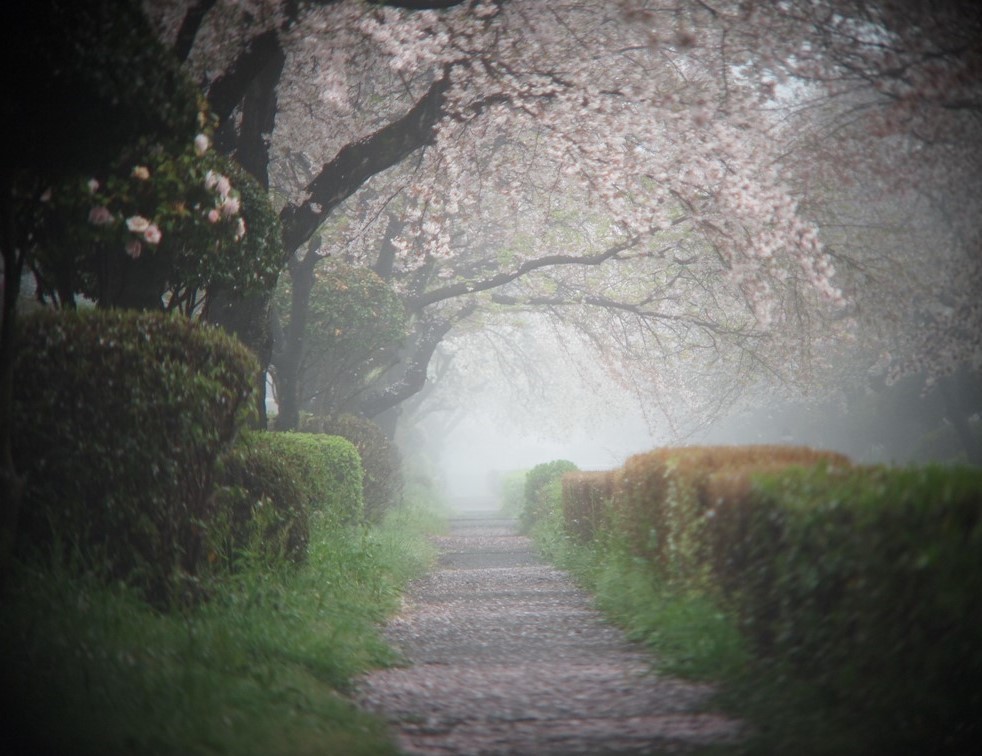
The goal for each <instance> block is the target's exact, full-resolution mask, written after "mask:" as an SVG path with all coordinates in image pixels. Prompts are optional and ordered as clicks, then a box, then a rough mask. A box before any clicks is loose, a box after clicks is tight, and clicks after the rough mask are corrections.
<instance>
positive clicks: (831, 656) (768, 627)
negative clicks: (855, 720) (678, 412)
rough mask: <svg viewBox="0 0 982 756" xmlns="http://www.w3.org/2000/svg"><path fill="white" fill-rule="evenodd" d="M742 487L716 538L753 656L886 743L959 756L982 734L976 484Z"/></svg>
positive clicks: (832, 476)
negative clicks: (845, 711)
mask: <svg viewBox="0 0 982 756" xmlns="http://www.w3.org/2000/svg"><path fill="white" fill-rule="evenodd" d="M718 485H719V483H717V486H718ZM726 485H727V486H730V487H731V488H732V487H733V486H734V485H735V483H734V481H732V480H731V481H730V482H729V483H727V484H726ZM739 485H740V487H741V491H740V496H739V497H737V498H733V499H730V500H727V501H726V502H725V503H724V504H723V505H722V506H721V507H720V508H719V510H718V515H717V517H715V518H714V523H713V526H712V528H711V532H712V536H713V538H712V542H713V548H714V549H715V550H716V551H717V552H718V554H719V557H718V561H717V564H716V567H715V571H716V573H717V575H719V576H721V577H724V576H726V577H725V578H724V580H725V585H726V586H727V590H728V592H729V594H730V595H731V597H732V598H733V599H735V601H734V605H735V607H736V608H737V610H738V612H739V614H740V616H741V619H742V620H743V623H744V627H745V629H746V630H747V632H748V633H749V634H750V637H751V639H752V640H753V641H754V642H755V646H756V648H757V651H758V653H760V654H763V655H765V656H769V657H774V658H777V659H780V660H782V661H787V662H788V663H790V665H791V666H792V668H793V669H794V670H795V671H796V672H797V673H798V674H800V675H802V676H803V677H804V678H806V679H808V680H811V681H813V682H814V683H816V684H818V685H819V686H820V688H821V689H822V690H823V691H825V694H826V695H827V696H829V697H831V699H832V700H834V701H836V702H838V704H839V705H841V706H844V707H847V708H849V709H851V710H854V711H857V712H862V713H863V716H864V717H866V718H867V721H868V724H869V727H870V728H875V729H876V733H877V734H876V739H877V740H879V741H880V742H882V743H888V744H889V743H894V744H898V745H899V744H903V747H904V748H905V749H906V750H908V751H924V752H927V751H929V750H939V749H940V750H943V751H945V752H947V753H961V752H968V748H969V746H970V745H972V744H974V743H977V741H978V739H979V737H980V735H982V733H980V725H979V723H980V720H979V713H980V712H982V603H980V602H979V600H978V597H979V595H980V592H982V471H979V470H977V469H944V468H938V467H929V468H921V469H901V470H891V469H886V468H865V469H854V470H845V471H843V470H831V469H830V470H826V469H822V468H817V469H811V470H788V471H785V472H783V473H780V474H777V475H770V476H767V477H766V478H765V479H763V480H758V481H753V480H751V481H750V482H749V484H748V483H746V482H741V483H740V484H739Z"/></svg>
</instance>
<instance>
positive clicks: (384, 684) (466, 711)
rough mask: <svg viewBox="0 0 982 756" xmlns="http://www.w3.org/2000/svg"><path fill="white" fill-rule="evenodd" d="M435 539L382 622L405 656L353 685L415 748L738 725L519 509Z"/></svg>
mask: <svg viewBox="0 0 982 756" xmlns="http://www.w3.org/2000/svg"><path fill="white" fill-rule="evenodd" d="M436 541H437V545H438V546H439V547H440V551H441V556H440V561H439V564H438V567H437V569H435V570H434V571H432V572H431V573H430V574H429V575H427V576H426V577H424V578H423V579H421V580H419V581H417V582H416V583H415V584H413V585H412V586H411V588H410V590H409V592H408V594H407V597H406V603H405V607H404V609H403V611H402V612H401V613H400V614H399V615H398V616H397V617H396V618H395V619H393V620H392V621H391V622H390V624H389V625H388V627H387V628H386V633H387V636H388V638H389V640H390V641H391V643H392V644H393V645H394V646H395V647H396V648H397V649H399V650H400V651H401V652H402V653H403V654H404V655H405V657H406V663H407V666H405V667H402V668H394V669H387V670H381V671H377V672H374V673H372V674H370V675H367V676H366V677H364V678H362V680H361V681H360V683H359V688H358V693H359V699H360V702H361V704H362V705H363V706H364V707H365V708H368V709H370V710H372V711H375V712H377V713H380V714H382V715H383V716H385V717H386V718H387V719H389V721H391V722H392V724H393V727H394V728H395V730H396V735H397V742H398V744H399V747H400V748H401V749H402V750H403V751H405V752H406V753H407V754H529V755H530V756H531V755H532V754H534V755H535V756H540V755H542V754H557V755H558V754H614V753H618V754H629V753H630V754H634V753H638V754H640V753H681V752H685V751H687V750H689V749H691V748H693V747H697V746H703V745H708V744H711V743H720V742H728V741H733V740H735V739H737V738H738V737H739V735H740V729H741V725H740V723H739V722H737V721H734V720H732V719H728V718H726V717H724V716H722V715H720V714H716V713H712V712H710V711H707V710H706V706H707V704H706V702H707V699H708V698H709V696H710V694H711V693H712V689H711V688H710V687H709V686H706V685H701V684H695V683H690V682H686V681H682V680H678V679H673V678H669V677H663V676H660V675H657V674H655V673H654V672H653V671H652V668H651V657H650V655H649V654H648V653H647V652H646V651H644V649H642V648H640V647H639V646H637V645H636V644H633V643H631V642H629V641H628V640H627V639H626V638H625V637H624V635H623V633H622V632H621V631H620V630H618V629H617V628H615V627H613V626H611V625H610V624H608V623H607V622H605V621H604V619H603V618H602V616H601V615H600V614H599V613H598V612H597V611H596V610H594V609H593V608H592V607H591V602H590V598H589V596H588V595H587V594H586V593H584V592H583V591H582V590H580V589H579V588H578V587H577V586H576V585H575V584H574V583H573V581H572V580H571V578H570V577H569V576H568V575H567V574H565V573H564V572H561V571H559V570H556V569H554V568H552V567H549V566H547V565H545V564H543V563H542V562H541V561H540V560H539V559H538V557H537V556H536V555H535V554H534V553H533V550H532V544H531V542H530V540H529V539H528V538H526V537H524V536H520V535H518V534H517V532H516V530H515V525H514V522H513V521H511V520H506V519H501V518H498V517H495V516H494V515H489V516H472V517H467V518H459V519H455V520H453V521H452V525H451V531H450V535H447V536H442V537H440V538H438V539H436Z"/></svg>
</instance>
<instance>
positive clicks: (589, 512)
mask: <svg viewBox="0 0 982 756" xmlns="http://www.w3.org/2000/svg"><path fill="white" fill-rule="evenodd" d="M617 476H618V473H617V472H616V471H613V470H612V471H602V472H579V473H576V472H570V473H566V474H565V475H564V476H563V479H562V480H563V483H562V485H563V529H564V530H565V531H566V533H567V534H568V535H569V536H571V537H572V538H574V539H575V540H577V541H579V542H580V543H588V542H590V541H593V540H594V539H595V538H596V537H597V534H598V533H602V532H604V531H605V530H606V529H607V528H608V527H609V518H610V505H611V501H612V499H613V497H614V490H615V487H616V485H617Z"/></svg>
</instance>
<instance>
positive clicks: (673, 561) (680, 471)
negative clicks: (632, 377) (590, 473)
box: [613, 445, 851, 585]
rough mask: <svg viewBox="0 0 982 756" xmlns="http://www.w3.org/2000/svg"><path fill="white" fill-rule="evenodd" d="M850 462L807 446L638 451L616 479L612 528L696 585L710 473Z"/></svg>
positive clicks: (662, 572)
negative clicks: (703, 491) (704, 485)
mask: <svg viewBox="0 0 982 756" xmlns="http://www.w3.org/2000/svg"><path fill="white" fill-rule="evenodd" d="M819 462H825V463H828V464H832V465H839V466H848V465H850V464H851V463H850V461H849V459H848V458H847V457H845V456H843V455H841V454H838V453H835V452H827V451H819V450H815V449H811V448H809V447H805V446H779V445H762V446H694V447H683V448H672V447H666V448H662V449H656V450H654V451H651V452H647V453H644V454H638V455H635V456H633V457H631V458H630V459H628V460H627V462H626V463H625V464H624V467H623V468H622V470H621V473H620V475H619V476H618V479H617V489H616V493H615V497H616V504H615V507H614V513H613V517H614V519H615V521H616V522H615V525H614V527H615V528H617V529H618V530H619V532H620V533H621V534H623V536H624V538H625V539H626V543H627V546H628V548H629V549H630V551H631V552H632V553H633V554H635V555H636V556H639V557H642V558H644V559H645V560H646V561H648V562H649V563H650V564H651V565H652V566H653V567H654V569H655V571H656V573H657V574H658V576H659V577H660V578H661V579H662V580H665V581H668V582H670V583H671V582H672V581H679V582H680V583H681V584H683V585H693V584H695V583H696V582H698V581H700V580H702V579H704V578H705V565H704V563H703V558H704V554H703V553H702V539H701V535H702V528H703V527H704V526H705V524H706V522H707V520H708V518H707V513H708V512H709V511H710V509H711V505H710V503H708V502H706V501H705V500H704V499H703V498H701V497H700V496H699V492H700V487H701V486H702V483H703V481H704V479H705V477H706V476H707V475H709V474H710V473H712V472H713V471H715V470H719V469H725V468H733V467H751V468H752V467H755V466H756V467H760V466H767V467H768V468H770V469H773V468H775V467H777V468H781V467H787V466H789V465H814V464H816V463H819Z"/></svg>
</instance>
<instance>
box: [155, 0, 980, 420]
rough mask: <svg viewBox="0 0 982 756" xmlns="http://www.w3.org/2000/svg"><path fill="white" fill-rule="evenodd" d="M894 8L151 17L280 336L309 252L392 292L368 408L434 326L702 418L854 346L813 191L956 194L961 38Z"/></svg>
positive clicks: (222, 12) (966, 115)
mask: <svg viewBox="0 0 982 756" xmlns="http://www.w3.org/2000/svg"><path fill="white" fill-rule="evenodd" d="M910 5H911V4H907V3H889V2H886V1H885V0H884V1H883V2H873V1H872V0H871V1H870V2H854V3H846V2H841V0H840V1H838V2H836V1H833V0H829V1H828V2H817V3H803V2H802V3H798V2H789V3H782V4H771V3H763V2H759V3H754V2H749V3H748V2H741V3H737V2H725V1H721V2H691V3H689V2H683V3H678V4H676V5H674V6H672V7H670V8H662V7H658V6H655V5H653V4H649V3H644V2H622V3H617V4H611V3H602V2H592V1H589V0H583V1H581V2H574V3H567V4H563V5H562V6H556V5H554V4H549V5H544V4H541V3H532V2H520V1H518V0H515V1H514V2H508V3H493V2H466V3H465V2H461V3H388V4H380V5H367V4H362V3H357V2H340V3H309V4H306V5H303V6H299V5H295V4H291V3H276V2H258V1H257V2H254V3H252V4H250V5H248V6H243V5H240V4H235V5H234V6H229V5H226V4H222V3H217V2H214V3H212V2H196V3H176V2H175V3H169V4H161V5H160V6H158V4H154V6H155V10H154V12H155V13H156V14H157V20H158V23H159V25H160V28H161V30H162V34H164V36H165V38H166V39H168V40H170V41H172V43H173V45H174V48H175V49H176V50H179V51H181V52H182V54H186V55H187V59H188V66H189V67H190V68H191V69H192V70H194V71H195V72H196V74H197V76H198V77H199V79H200V80H201V82H202V84H203V86H204V87H205V89H206V91H207V92H208V97H209V100H210V102H211V103H212V108H213V110H214V111H215V112H216V113H217V114H218V115H219V117H220V118H222V119H223V130H222V131H221V132H220V133H221V134H222V135H223V136H222V138H221V139H219V142H220V143H221V144H223V145H224V148H225V149H228V150H230V151H232V152H234V153H235V154H236V155H237V156H238V157H239V158H240V160H241V161H242V162H243V163H244V164H246V165H252V166H254V169H253V170H254V173H255V174H256V175H260V176H262V178H263V179H264V180H268V181H269V182H270V183H269V185H270V189H271V190H272V191H273V192H274V194H275V195H276V196H277V197H278V198H279V202H281V203H282V210H281V219H282V220H283V223H284V239H285V241H286V253H287V257H286V260H285V266H286V269H287V271H288V274H289V275H290V278H291V281H292V289H293V293H294V302H293V304H292V306H291V317H290V324H291V328H293V327H294V324H297V328H299V327H300V326H302V324H303V317H304V312H305V311H306V307H307V304H306V302H305V301H304V296H305V294H304V291H305V290H306V291H309V287H308V286H306V285H305V284H304V281H307V282H309V281H311V280H312V279H313V272H314V269H315V268H316V266H317V264H318V261H319V260H320V259H322V258H323V257H324V256H326V255H332V256H335V257H340V258H343V259H345V260H346V261H348V262H352V263H355V264H360V265H363V266H365V267H372V268H374V269H375V271H376V272H378V273H379V274H380V275H382V276H383V277H384V278H386V279H388V280H390V281H391V282H392V283H393V285H394V286H396V287H397V288H398V290H399V291H400V292H401V293H402V296H403V298H404V301H405V303H406V306H407V311H408V313H409V315H410V318H411V323H412V325H413V329H414V330H413V334H412V336H411V337H410V338H409V339H408V340H407V346H406V348H405V350H404V351H403V353H402V354H401V355H400V356H399V359H398V360H394V361H393V364H392V366H391V369H390V370H388V371H386V372H385V373H384V374H383V377H382V380H381V381H380V383H379V385H378V388H377V390H376V391H374V392H370V393H368V394H366V395H365V396H364V399H363V405H362V407H361V410H362V412H363V413H364V414H366V415H370V416H377V415H378V414H379V413H381V412H383V411H385V410H386V409H388V408H391V407H394V406H397V405H398V404H399V403H400V402H401V401H403V400H404V399H405V398H406V397H408V396H410V395H412V394H413V393H414V392H416V391H419V390H420V388H421V387H422V386H423V385H424V384H425V381H426V377H427V370H428V367H429V365H430V363H431V358H432V357H433V355H434V354H435V353H436V349H437V347H438V345H439V344H440V342H441V341H442V340H443V339H444V338H446V337H447V335H448V334H450V333H453V332H454V331H455V329H459V328H460V327H461V326H462V325H463V324H467V323H472V324H474V323H481V322H488V321H487V319H489V318H492V317H494V318H500V317H503V316H504V314H505V313H506V312H508V311H513V312H520V311H523V310H526V309H529V308H533V309H536V310H538V311H541V312H546V313H548V314H549V316H550V317H554V318H556V319H558V320H562V321H563V322H566V323H571V324H576V325H577V326H579V327H580V329H581V330H582V332H583V333H584V334H585V335H586V336H587V338H588V339H589V340H590V341H591V342H592V343H594V344H595V345H596V346H597V348H598V349H604V350H607V351H606V354H607V355H615V356H616V358H615V359H609V360H607V362H608V363H609V364H610V365H611V366H612V370H613V371H614V373H619V374H620V375H619V377H618V376H616V375H615V376H614V378H615V379H617V380H623V381H628V382H630V383H632V384H633V385H635V386H636V387H637V390H638V391H639V392H640V393H645V394H648V393H652V392H651V389H654V390H655V391H656V392H660V393H661V394H662V395H665V396H667V394H666V393H665V392H667V391H668V390H669V389H670V388H672V387H676V388H677V387H679V386H682V387H685V386H687V384H691V381H680V380H679V377H683V378H684V377H685V376H691V375H694V374H700V375H706V376H711V375H717V376H719V375H721V374H722V375H724V376H725V380H723V382H722V384H720V382H719V380H717V381H716V383H714V384H713V386H712V388H711V389H710V390H709V391H708V392H704V393H705V394H711V395H712V396H713V398H714V399H716V400H717V402H718V401H719V399H720V397H731V396H735V395H736V394H737V393H739V391H740V390H741V388H742V387H744V386H746V385H747V384H748V383H749V382H751V381H754V380H757V379H759V378H761V377H763V376H771V378H772V379H773V380H775V381H778V382H783V383H790V382H793V381H800V380H809V375H811V374H814V366H815V364H816V363H817V364H821V362H822V361H823V360H824V359H825V358H826V356H827V354H830V353H831V352H833V351H835V347H836V345H837V344H839V343H840V342H841V341H842V340H843V338H845V337H847V336H849V335H850V332H851V331H850V329H852V334H853V336H855V329H856V328H857V327H859V326H861V325H862V323H861V321H859V320H855V319H850V318H849V317H847V314H848V313H851V312H853V310H852V309H850V307H851V305H850V306H844V299H845V298H844V297H843V294H842V292H841V291H840V288H841V287H842V281H841V280H840V279H841V270H842V265H843V264H849V265H851V266H853V269H855V270H858V269H859V268H860V267H861V266H862V265H863V263H864V261H863V260H862V259H861V255H860V256H859V257H858V258H857V257H856V256H855V255H853V256H851V257H849V258H846V257H843V258H842V261H841V263H837V264H836V265H835V266H833V262H834V261H835V260H836V259H837V258H836V255H837V254H839V253H838V252H837V251H836V250H834V249H829V248H826V247H823V244H822V238H823V237H822V233H823V227H822V225H821V224H820V223H819V222H818V221H819V220H820V218H819V213H818V208H817V205H816V202H815V201H814V196H815V194H816V187H818V188H819V189H822V190H825V189H827V188H828V186H829V185H830V184H831V183H833V182H837V181H842V180H844V179H848V180H854V178H852V177H853V175H854V174H856V173H857V172H859V173H861V174H862V176H863V178H864V182H865V183H864V184H863V185H864V186H866V187H869V186H876V187H877V189H878V190H879V191H880V192H881V193H882V196H883V197H884V198H886V197H889V195H890V192H891V191H892V190H893V189H895V188H896V187H897V186H908V187H909V186H910V185H911V183H912V178H913V177H915V176H916V177H917V178H918V181H917V187H918V190H919V191H922V192H924V193H926V194H928V195H930V196H932V197H934V198H940V197H947V196H948V195H949V194H950V193H949V192H947V189H948V188H950V187H947V186H945V185H944V183H943V181H940V179H942V178H944V177H952V176H953V175H954V174H953V173H952V172H951V171H950V170H949V168H958V169H960V170H961V173H962V174H964V178H966V180H968V179H969V178H970V174H971V173H972V172H971V170H970V169H967V168H965V166H966V165H971V163H970V162H968V161H961V162H960V161H959V155H961V156H964V155H967V154H968V153H970V152H972V149H973V148H974V147H975V146H976V145H977V135H976V132H977V129H976V130H974V131H973V130H972V128H971V124H972V123H974V120H973V119H976V120H977V116H976V115H975V114H976V110H975V109H974V106H973V105H972V103H973V102H974V101H975V97H976V94H977V89H976V81H975V77H973V76H972V73H973V71H974V70H975V69H974V66H975V65H976V63H975V58H976V57H977V47H973V42H972V40H973V39H978V38H979V37H978V35H975V36H974V37H973V36H972V35H971V34H970V33H967V32H970V31H971V30H973V29H977V25H978V19H977V14H974V15H973V14H972V13H970V12H969V13H966V12H965V11H964V10H963V8H961V7H960V5H959V4H954V3H951V4H948V5H946V6H945V12H944V13H943V14H942V15H941V17H939V19H933V18H932V17H930V16H929V15H926V14H921V13H919V12H918V11H917V10H916V9H913V8H912V7H910ZM395 6H400V7H395ZM158 8H159V9H158ZM912 22H913V23H914V26H913V27H912V26H911V23H912ZM959 35H960V36H959ZM898 56H899V57H898ZM898 61H899V62H898ZM932 77H933V78H932ZM931 82H933V84H932V83H931ZM956 85H957V86H956ZM932 87H933V88H932ZM819 106H821V107H819ZM813 114H814V115H815V116H816V117H814V118H811V117H810V116H812V115H813ZM819 116H820V117H819ZM946 124H948V125H950V126H951V128H954V127H955V126H956V125H957V126H958V127H959V128H965V127H966V124H967V125H968V127H969V128H968V131H967V132H963V133H964V134H965V136H963V137H962V138H961V141H960V142H958V143H957V144H958V149H957V150H950V152H951V154H950V155H948V158H947V160H948V163H947V165H948V168H944V169H939V168H938V167H936V166H935V167H933V168H928V167H927V166H925V160H924V159H923V155H922V154H920V153H919V150H927V149H929V148H930V149H931V150H932V154H942V153H944V152H945V149H946V145H947V143H948V141H949V140H948V139H947V138H945V139H942V138H941V136H942V135H943V134H947V133H949V132H948V131H946V129H947V128H948V126H946ZM806 126H807V128H805V127H806ZM913 144H917V145H919V146H918V147H916V148H914V147H911V146H910V145H913ZM806 147H807V149H806ZM899 148H902V149H901V150H900V151H901V152H902V154H903V158H902V159H891V158H892V156H893V155H894V153H895V152H897V151H898V149H899ZM976 175H978V174H977V173H976ZM970 185H971V184H961V186H970ZM884 201H885V200H884ZM831 207H832V205H827V206H826V207H825V209H829V208H831ZM958 214H959V216H960V217H962V218H963V226H964V228H965V230H966V238H969V237H970V236H971V233H972V224H971V222H970V221H968V220H964V219H965V218H968V217H969V216H970V213H967V212H965V211H964V210H963V209H962V210H959V213H958ZM826 225H827V227H828V228H832V226H834V219H831V220H829V221H828V223H827V224H826ZM315 234H320V237H321V238H322V239H323V240H324V241H323V243H322V244H320V245H316V244H310V243H309V242H310V240H311V239H312V238H313V237H314V235H315ZM965 249H970V247H966V248H965ZM860 252H863V250H860ZM976 257H977V255H976ZM897 262H898V263H906V262H908V261H905V260H897ZM836 267H837V268H839V270H840V276H839V277H838V278H837V277H836V275H835V268H836ZM962 269H964V268H962ZM955 270H958V268H957V266H956V267H954V268H952V271H955ZM954 278H958V276H954ZM846 293H847V294H853V293H855V292H848V291H847V292H846ZM956 309H957V308H956ZM482 319H484V320H482ZM857 324H858V325H857ZM300 332H302V331H298V333H300ZM287 336H288V337H289V336H290V334H287ZM946 343H951V342H950V341H949V342H946ZM958 349H961V347H959V348H958ZM297 354H299V352H297ZM959 354H962V357H963V356H964V354H963V353H962V352H959ZM962 357H958V359H962ZM290 372H291V370H290V365H289V360H287V361H285V362H283V363H281V364H280V365H278V366H277V373H278V378H282V379H284V380H285V381H286V382H287V383H289V373H290ZM287 393H289V391H288V392H287ZM682 398H684V399H686V400H687V401H690V402H692V403H694V404H695V405H696V406H703V407H705V411H707V412H708V411H710V407H711V405H710V404H706V403H703V404H701V405H700V404H699V402H700V401H701V399H700V398H699V397H695V396H692V397H688V398H686V397H682ZM672 399H673V400H674V399H675V397H672ZM724 403H725V402H724ZM288 414H292V412H291V413H288ZM290 424H291V418H290V417H289V416H287V417H285V425H286V426H289V425H290Z"/></svg>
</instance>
